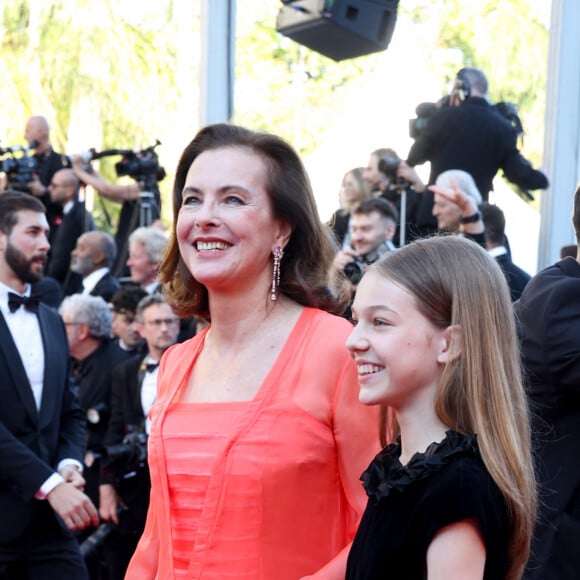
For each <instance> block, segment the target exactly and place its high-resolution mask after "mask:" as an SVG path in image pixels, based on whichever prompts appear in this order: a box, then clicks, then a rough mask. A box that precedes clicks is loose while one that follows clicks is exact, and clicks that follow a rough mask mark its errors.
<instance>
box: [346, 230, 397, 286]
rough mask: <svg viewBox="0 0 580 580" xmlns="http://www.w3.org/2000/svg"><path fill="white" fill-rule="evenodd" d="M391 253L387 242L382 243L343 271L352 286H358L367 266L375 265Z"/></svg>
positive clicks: (354, 260)
mask: <svg viewBox="0 0 580 580" xmlns="http://www.w3.org/2000/svg"><path fill="white" fill-rule="evenodd" d="M388 251H389V246H388V244H387V242H386V241H385V242H381V243H380V244H379V245H378V246H377V247H376V248H375V249H374V250H371V251H370V252H369V253H368V254H365V255H364V256H360V257H359V258H354V259H353V260H352V262H349V263H348V264H347V265H346V266H345V267H344V268H343V269H342V272H343V274H344V276H345V278H346V279H347V280H349V281H350V282H351V283H352V284H355V285H356V284H358V283H359V282H360V281H361V278H362V277H363V274H364V273H365V270H366V268H367V266H370V265H371V264H374V263H375V262H376V261H377V260H378V259H379V258H380V257H381V256H382V255H383V254H386V253H387V252H388Z"/></svg>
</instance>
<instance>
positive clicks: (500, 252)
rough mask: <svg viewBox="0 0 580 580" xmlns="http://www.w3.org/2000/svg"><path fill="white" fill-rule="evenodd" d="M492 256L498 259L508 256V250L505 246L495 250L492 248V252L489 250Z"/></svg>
mask: <svg viewBox="0 0 580 580" xmlns="http://www.w3.org/2000/svg"><path fill="white" fill-rule="evenodd" d="M487 251H488V252H489V255H490V256H493V257H494V258H497V257H498V256H503V255H505V254H507V253H508V252H507V248H506V247H505V246H497V247H495V248H491V250H487Z"/></svg>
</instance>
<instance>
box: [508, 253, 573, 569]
mask: <svg viewBox="0 0 580 580" xmlns="http://www.w3.org/2000/svg"><path fill="white" fill-rule="evenodd" d="M579 297H580V264H578V262H577V261H576V260H575V259H574V258H565V259H564V260H561V261H560V262H558V263H556V264H555V265H553V266H550V267H548V268H546V269H544V270H542V271H541V272H539V273H538V274H536V275H535V276H534V277H533V278H532V279H531V280H530V282H529V283H528V285H527V286H526V288H525V289H524V291H523V293H522V296H521V298H520V300H518V301H517V302H516V303H515V305H514V309H515V312H516V317H517V322H518V332H519V334H520V338H521V348H522V360H523V363H524V369H525V371H526V376H527V385H526V386H527V391H528V394H529V400H530V405H531V411H532V419H533V429H532V433H533V437H534V446H535V453H536V463H537V477H538V483H539V494H540V496H539V500H540V501H539V504H540V511H539V518H538V522H537V526H536V530H535V533H534V540H533V543H532V557H531V558H530V562H529V563H528V567H527V569H526V574H525V578H527V579H534V580H543V579H545V578H558V580H568V579H569V580H572V579H576V578H578V571H579V570H580V551H579V550H578V546H580V461H578V450H579V449H580V300H579Z"/></svg>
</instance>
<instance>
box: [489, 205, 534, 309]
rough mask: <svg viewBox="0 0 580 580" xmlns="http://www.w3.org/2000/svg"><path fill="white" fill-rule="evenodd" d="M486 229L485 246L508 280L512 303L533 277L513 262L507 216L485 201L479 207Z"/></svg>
mask: <svg viewBox="0 0 580 580" xmlns="http://www.w3.org/2000/svg"><path fill="white" fill-rule="evenodd" d="M479 211H480V213H481V217H482V219H483V225H484V228H485V244H486V248H487V251H488V252H489V253H490V254H491V255H492V256H493V257H494V258H495V261H496V262H497V263H498V264H499V265H500V267H501V269H502V271H503V273H504V276H505V279H506V280H507V283H508V286H509V289H510V295H511V298H512V302H515V301H516V300H518V299H519V297H520V296H521V295H522V292H523V290H524V288H525V287H526V284H527V283H528V282H529V281H530V278H531V276H530V275H529V274H528V273H527V272H525V271H524V270H522V269H521V268H520V267H519V266H517V265H516V264H514V263H513V262H512V258H511V255H510V253H509V251H508V249H507V248H506V247H505V239H506V237H505V215H504V213H503V211H502V210H501V209H500V208H499V207H498V206H497V205H492V204H491V203H488V202H486V201H484V202H483V203H482V204H481V205H480V206H479Z"/></svg>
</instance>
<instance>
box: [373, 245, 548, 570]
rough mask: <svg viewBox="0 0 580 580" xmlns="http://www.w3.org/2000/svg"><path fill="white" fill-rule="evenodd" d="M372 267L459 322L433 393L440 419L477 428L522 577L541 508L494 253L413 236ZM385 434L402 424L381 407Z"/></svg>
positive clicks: (511, 327) (435, 319)
mask: <svg viewBox="0 0 580 580" xmlns="http://www.w3.org/2000/svg"><path fill="white" fill-rule="evenodd" d="M371 268H372V269H373V270H374V271H376V272H378V273H380V274H381V275H383V276H384V277H386V278H388V279H389V280H391V281H392V282H394V283H395V284H397V285H399V286H401V287H402V288H404V289H406V290H407V291H408V292H410V293H411V294H412V295H413V296H414V298H415V300H416V303H417V306H418V308H419V310H420V311H421V312H422V313H423V315H424V316H426V317H427V318H428V319H429V320H430V321H431V322H432V323H433V324H435V325H436V326H438V327H440V328H446V327H448V326H456V327H458V328H459V329H460V336H461V338H460V340H461V354H460V355H459V356H458V357H457V358H455V359H454V360H452V361H450V362H448V363H446V364H445V365H444V366H443V369H442V372H441V375H440V378H439V383H438V387H437V394H436V400H435V410H436V413H437V416H438V417H439V419H440V420H441V421H442V422H443V423H444V424H445V425H447V426H449V427H450V428H451V429H453V430H455V431H458V432H460V433H464V434H468V433H476V434H477V441H478V445H479V449H480V453H481V457H482V459H483V462H484V464H485V466H486V468H487V470H488V472H489V473H490V475H491V477H492V478H493V480H494V481H495V483H496V485H497V486H498V488H499V490H500V491H501V493H502V495H503V497H504V500H505V503H506V507H507V510H508V515H509V518H510V546H509V557H510V570H509V573H508V575H507V578H509V579H512V578H513V579H515V578H521V575H522V573H523V570H524V567H525V564H526V562H527V560H528V557H529V553H530V543H531V538H532V532H533V527H534V523H535V517H536V509H537V491H536V480H535V475H534V469H533V460H532V453H531V434H530V416H529V410H528V403H527V399H526V395H525V391H524V387H523V379H522V370H521V358H520V351H519V343H518V340H517V335H516V327H515V319H514V315H513V310H512V304H511V299H510V294H509V289H508V286H507V282H506V280H505V276H504V274H503V272H502V270H501V269H500V267H499V266H498V264H497V263H496V261H495V260H494V259H493V258H492V257H491V256H490V255H489V254H488V253H487V252H486V251H485V250H484V249H483V248H481V247H480V246H479V245H478V244H476V243H475V242H473V241H471V240H467V239H465V238H463V237H460V236H454V235H447V236H443V235H442V236H435V237H432V238H428V239H423V240H416V241H415V242H413V243H412V244H409V245H408V246H405V247H404V248H401V249H400V250H398V251H396V252H389V253H387V254H386V255H385V256H383V257H382V258H381V259H380V260H379V261H377V262H376V263H375V264H374V265H373V266H371ZM380 430H381V439H382V442H383V444H384V443H386V441H387V440H388V441H393V440H394V439H395V438H396V436H397V435H398V425H397V423H396V420H395V419H394V413H393V412H392V409H382V413H381V426H380Z"/></svg>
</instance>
